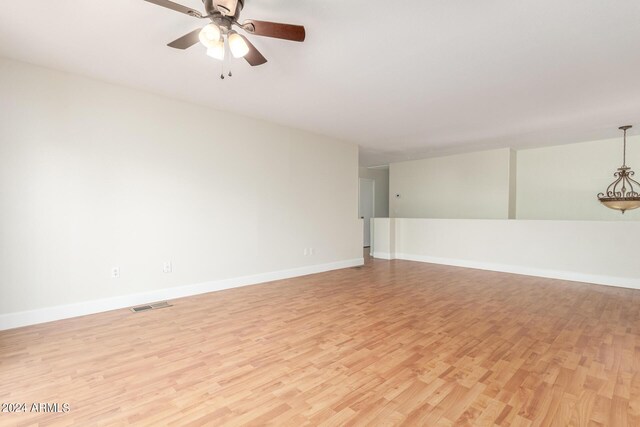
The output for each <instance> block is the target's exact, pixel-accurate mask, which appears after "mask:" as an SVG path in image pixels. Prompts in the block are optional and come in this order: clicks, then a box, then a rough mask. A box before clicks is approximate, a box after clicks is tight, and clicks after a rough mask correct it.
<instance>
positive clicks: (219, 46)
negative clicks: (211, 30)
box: [207, 40, 225, 61]
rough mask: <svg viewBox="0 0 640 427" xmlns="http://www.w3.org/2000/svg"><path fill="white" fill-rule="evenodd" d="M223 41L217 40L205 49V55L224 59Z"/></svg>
mask: <svg viewBox="0 0 640 427" xmlns="http://www.w3.org/2000/svg"><path fill="white" fill-rule="evenodd" d="M224 50H225V49H224V41H222V40H219V41H218V43H216V44H214V45H213V46H212V47H210V48H208V49H207V55H209V56H210V57H212V58H215V59H219V60H220V61H223V60H224Z"/></svg>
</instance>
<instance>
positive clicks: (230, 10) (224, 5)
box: [213, 0, 238, 16]
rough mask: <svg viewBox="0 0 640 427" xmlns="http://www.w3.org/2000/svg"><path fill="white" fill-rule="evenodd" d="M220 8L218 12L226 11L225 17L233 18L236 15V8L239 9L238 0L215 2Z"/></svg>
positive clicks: (215, 0)
mask: <svg viewBox="0 0 640 427" xmlns="http://www.w3.org/2000/svg"><path fill="white" fill-rule="evenodd" d="M213 2H214V3H215V4H216V6H217V7H218V10H221V9H222V10H221V12H222V11H224V15H227V16H233V15H235V14H236V8H237V7H238V0H213Z"/></svg>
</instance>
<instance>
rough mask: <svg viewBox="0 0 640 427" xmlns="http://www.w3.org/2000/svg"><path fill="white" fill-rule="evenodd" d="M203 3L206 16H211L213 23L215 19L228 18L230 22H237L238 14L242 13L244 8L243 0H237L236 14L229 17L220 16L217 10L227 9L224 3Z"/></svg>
mask: <svg viewBox="0 0 640 427" xmlns="http://www.w3.org/2000/svg"><path fill="white" fill-rule="evenodd" d="M202 1H203V3H204V9H205V10H206V11H207V14H208V15H210V16H211V19H212V20H214V21H215V18H218V19H219V18H220V17H224V18H228V19H230V20H232V21H237V20H238V18H239V17H240V12H242V8H243V7H244V0H237V4H236V13H235V14H234V15H233V16H231V15H226V16H225V15H222V14H221V13H220V11H219V10H218V8H221V9H227V8H226V7H225V5H224V2H223V1H222V2H220V1H216V0H202Z"/></svg>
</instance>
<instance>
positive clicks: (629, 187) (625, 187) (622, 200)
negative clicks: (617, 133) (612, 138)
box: [598, 126, 640, 213]
mask: <svg viewBox="0 0 640 427" xmlns="http://www.w3.org/2000/svg"><path fill="white" fill-rule="evenodd" d="M628 129H631V126H622V127H620V130H622V131H624V148H623V150H622V166H620V167H619V168H618V171H617V172H616V173H614V174H613V176H614V177H616V180H615V181H613V182H612V183H611V184H610V185H609V186H608V187H607V191H605V192H604V193H600V194H598V200H600V203H602V204H603V205H605V206H606V207H608V208H609V209H616V210H619V211H622V213H624V211H627V210H631V209H636V208H640V193H638V191H640V183H638V182H637V181H635V180H634V179H633V178H632V176H633V175H635V172H633V171H632V170H631V168H630V167H628V166H627V130H628Z"/></svg>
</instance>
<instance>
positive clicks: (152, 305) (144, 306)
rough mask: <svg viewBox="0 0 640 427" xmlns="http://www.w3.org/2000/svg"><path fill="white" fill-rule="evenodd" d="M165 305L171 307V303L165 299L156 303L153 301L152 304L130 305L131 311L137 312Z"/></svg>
mask: <svg viewBox="0 0 640 427" xmlns="http://www.w3.org/2000/svg"><path fill="white" fill-rule="evenodd" d="M165 307H171V304H169V303H168V302H166V301H162V302H156V303H153V304H147V305H139V306H137V307H131V311H133V312H134V313H138V312H140V311H147V310H157V309H159V308H165Z"/></svg>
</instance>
